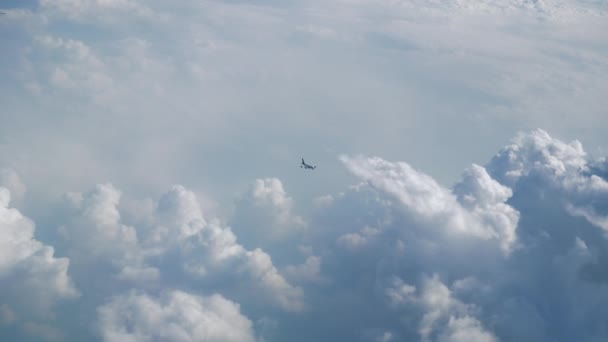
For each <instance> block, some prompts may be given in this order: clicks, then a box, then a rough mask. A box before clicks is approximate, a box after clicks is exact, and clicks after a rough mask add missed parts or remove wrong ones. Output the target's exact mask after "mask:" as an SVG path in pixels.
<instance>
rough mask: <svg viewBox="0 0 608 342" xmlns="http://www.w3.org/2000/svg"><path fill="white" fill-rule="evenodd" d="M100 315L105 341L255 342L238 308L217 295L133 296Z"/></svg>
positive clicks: (100, 310)
mask: <svg viewBox="0 0 608 342" xmlns="http://www.w3.org/2000/svg"><path fill="white" fill-rule="evenodd" d="M97 311H98V326H99V329H100V331H101V334H102V337H103V339H104V341H133V342H135V341H150V340H162V341H214V342H228V341H235V342H237V341H238V342H241V341H243V342H246V341H255V338H254V333H253V328H252V323H251V321H250V320H249V319H248V318H247V317H245V316H243V315H242V314H241V312H240V307H239V305H238V304H236V303H234V302H232V301H230V300H227V299H225V298H224V297H222V296H221V295H217V294H215V295H212V296H209V297H201V296H196V295H193V294H189V293H186V292H182V291H170V292H167V293H164V294H162V295H161V296H159V297H155V296H150V295H147V294H142V293H137V292H131V293H129V294H126V295H121V296H117V297H114V298H112V299H111V300H110V301H109V302H108V303H106V304H104V305H103V306H101V307H99V308H98V310H97Z"/></svg>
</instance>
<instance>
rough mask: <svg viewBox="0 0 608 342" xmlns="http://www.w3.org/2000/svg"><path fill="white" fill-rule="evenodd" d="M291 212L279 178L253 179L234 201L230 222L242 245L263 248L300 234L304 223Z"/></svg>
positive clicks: (291, 204) (291, 201)
mask: <svg viewBox="0 0 608 342" xmlns="http://www.w3.org/2000/svg"><path fill="white" fill-rule="evenodd" d="M293 211H294V210H293V199H292V198H291V197H289V196H288V195H287V193H286V192H285V189H284V188H283V183H282V182H281V181H280V180H279V179H277V178H265V179H257V180H256V181H255V183H254V184H253V186H252V187H251V188H250V189H249V191H248V192H247V193H246V194H245V195H244V196H243V197H242V198H241V199H240V200H239V201H238V202H237V204H236V208H235V213H234V215H233V218H232V220H231V222H230V224H231V226H232V227H233V229H234V230H235V232H236V233H237V234H238V235H239V238H240V239H241V240H242V241H243V242H244V243H245V244H246V245H250V246H261V247H266V246H267V245H268V244H269V243H272V242H273V241H278V242H279V243H283V242H284V241H285V240H286V239H290V238H293V237H294V236H297V235H301V234H302V233H303V231H304V229H305V228H306V222H305V221H304V219H303V218H302V217H300V216H298V215H296V214H294V212H293Z"/></svg>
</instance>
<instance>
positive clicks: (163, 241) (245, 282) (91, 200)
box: [60, 184, 303, 311]
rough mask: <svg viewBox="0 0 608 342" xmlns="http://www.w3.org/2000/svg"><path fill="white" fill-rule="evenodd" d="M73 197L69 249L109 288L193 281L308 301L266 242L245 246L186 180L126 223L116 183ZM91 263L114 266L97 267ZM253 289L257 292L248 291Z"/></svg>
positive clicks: (282, 303)
mask: <svg viewBox="0 0 608 342" xmlns="http://www.w3.org/2000/svg"><path fill="white" fill-rule="evenodd" d="M70 198H71V199H72V202H73V205H74V207H75V208H74V209H75V211H74V212H73V216H72V218H70V219H69V220H68V223H67V224H65V225H63V226H61V227H60V232H61V234H62V235H63V237H64V239H65V244H66V250H67V251H68V255H69V256H70V257H71V258H73V259H75V260H78V261H77V262H76V263H75V264H74V272H75V275H76V277H77V278H78V280H80V281H81V282H83V283H85V284H88V285H89V286H95V287H98V288H99V290H101V289H103V291H107V295H110V294H111V291H112V290H113V289H115V288H122V289H126V288H128V286H132V285H133V284H135V285H138V286H141V287H143V288H159V287H160V288H162V287H166V286H170V287H172V286H178V287H179V286H182V283H183V282H193V283H199V284H201V285H203V286H209V287H210V288H217V289H218V290H220V289H221V290H222V291H224V292H225V293H229V294H230V295H231V296H235V297H237V298H239V299H242V300H249V301H251V302H263V303H264V304H267V303H268V302H270V303H272V304H274V305H275V306H277V307H280V308H283V309H286V310H295V311H298V310H301V309H302V307H303V302H302V296H303V293H302V290H301V289H300V288H297V287H294V286H292V285H291V284H289V283H288V282H287V281H286V280H285V278H284V277H283V276H282V275H281V274H280V272H279V271H278V269H277V268H276V267H275V266H274V265H273V262H272V259H271V257H270V256H269V255H268V254H267V253H266V252H264V251H263V250H262V249H259V248H255V249H253V250H248V249H246V248H244V247H243V246H242V245H240V244H239V243H238V242H237V238H236V236H235V235H234V234H233V233H232V231H231V230H230V228H228V227H223V226H222V225H221V224H220V222H219V221H218V220H211V221H209V222H208V221H207V220H205V219H204V218H203V215H202V212H201V208H200V204H199V202H198V200H197V198H196V196H195V194H194V193H193V192H191V191H189V190H187V189H186V188H184V187H183V186H181V185H175V186H173V187H172V188H171V189H170V190H169V191H168V192H166V193H164V194H163V195H162V196H161V197H160V198H159V200H158V201H157V202H156V204H155V206H154V207H153V208H152V209H149V208H147V207H146V206H140V207H139V208H143V209H142V210H144V213H142V214H141V215H138V216H140V217H143V216H145V218H146V220H145V221H143V222H134V223H135V226H131V225H126V224H124V223H123V221H122V218H121V215H120V198H121V192H120V191H118V190H117V189H116V188H115V187H114V186H112V185H111V184H100V185H97V186H96V188H95V189H94V190H92V191H90V192H87V193H85V194H79V193H75V194H72V195H71V196H70ZM150 210H151V211H150ZM91 269H99V270H104V272H107V273H100V274H94V275H91V274H90V270H91ZM108 279H113V281H108ZM231 282H234V284H233V285H228V283H231ZM113 283H114V284H113ZM94 284H95V285H94ZM249 293H255V294H256V295H257V296H258V298H249V299H248V294H249Z"/></svg>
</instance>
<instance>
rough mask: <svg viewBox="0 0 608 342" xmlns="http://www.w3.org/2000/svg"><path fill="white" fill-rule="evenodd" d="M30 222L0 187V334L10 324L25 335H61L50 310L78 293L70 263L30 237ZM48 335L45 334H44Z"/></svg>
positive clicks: (31, 232)
mask: <svg viewBox="0 0 608 342" xmlns="http://www.w3.org/2000/svg"><path fill="white" fill-rule="evenodd" d="M34 230H35V227H34V223H33V222H32V221H31V220H30V219H28V218H27V217H25V216H23V215H22V214H21V213H20V212H19V211H18V210H17V209H14V208H11V207H10V192H9V190H8V189H6V188H4V187H0V236H1V238H0V284H2V286H1V289H0V323H1V324H2V327H0V335H4V334H3V333H2V332H1V331H2V330H4V329H7V328H6V327H10V326H13V325H18V326H21V329H22V330H23V331H25V332H26V333H28V334H34V335H41V336H47V335H49V334H50V335H49V336H48V337H49V339H51V337H52V338H55V337H57V336H59V335H61V334H59V333H58V332H56V328H54V327H51V326H48V325H46V324H45V323H39V322H51V323H53V317H54V308H55V306H56V305H58V304H59V303H60V302H62V301H65V300H70V299H71V300H75V299H76V298H77V297H79V295H80V293H79V291H78V290H77V289H76V287H75V286H74V284H73V282H72V279H71V278H70V276H69V275H68V267H69V265H70V261H69V260H68V259H67V258H57V257H55V256H54V252H55V251H54V248H53V247H51V246H48V245H45V244H43V243H42V242H40V241H38V240H36V239H35V237H34ZM47 333H48V334H47Z"/></svg>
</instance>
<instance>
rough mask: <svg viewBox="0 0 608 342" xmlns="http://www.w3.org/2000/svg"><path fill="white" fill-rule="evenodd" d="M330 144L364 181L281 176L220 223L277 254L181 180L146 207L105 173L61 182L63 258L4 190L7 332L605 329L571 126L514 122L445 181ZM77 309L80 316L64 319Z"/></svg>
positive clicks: (573, 336)
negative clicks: (506, 134) (342, 186)
mask: <svg viewBox="0 0 608 342" xmlns="http://www.w3.org/2000/svg"><path fill="white" fill-rule="evenodd" d="M340 160H341V161H342V163H343V164H344V166H345V167H346V169H347V170H348V171H350V172H351V173H352V174H353V175H354V176H355V177H357V178H358V179H360V181H361V183H359V184H356V185H354V186H352V187H349V188H348V189H346V190H345V191H344V192H341V193H337V194H329V195H326V196H323V200H322V201H320V202H321V203H322V205H318V206H317V207H316V209H315V211H314V212H313V213H311V214H310V216H309V217H306V218H304V217H302V216H299V215H297V214H296V212H295V210H296V209H295V206H294V200H293V199H292V198H291V197H289V196H288V195H287V192H286V190H285V188H284V186H283V184H282V182H281V181H280V180H279V179H276V178H273V179H260V180H257V181H255V182H254V183H253V185H252V187H251V188H250V190H249V191H248V192H247V193H246V194H245V195H244V196H242V197H241V198H240V199H238V201H237V205H236V207H235V210H234V211H233V213H232V217H231V218H230V220H229V221H231V222H236V223H238V224H239V225H241V228H239V229H240V230H243V231H244V230H245V229H251V230H254V231H256V232H259V233H258V234H252V233H250V236H252V237H255V238H256V239H257V240H256V241H253V240H250V241H249V242H248V243H250V244H253V245H255V244H256V243H258V242H259V243H261V244H264V243H267V245H268V251H270V253H272V254H273V255H272V257H271V255H270V254H268V253H269V252H267V251H265V250H263V249H260V248H252V249H249V248H247V247H244V246H243V245H241V244H240V243H239V238H238V235H235V234H234V233H233V232H232V230H231V228H230V227H228V226H226V225H225V224H222V223H221V222H220V221H219V220H218V219H214V218H211V219H209V218H205V217H204V214H203V211H202V209H201V206H200V203H199V202H198V200H197V196H196V195H195V194H194V193H193V192H192V191H190V190H188V189H186V188H184V187H183V186H180V185H176V186H173V187H172V188H171V189H170V190H169V191H168V192H166V193H165V194H163V195H162V196H160V198H159V199H158V200H157V201H155V202H154V203H152V205H149V204H148V205H147V204H146V203H150V202H148V201H147V200H145V201H142V202H141V204H139V205H134V204H130V205H129V206H123V204H121V203H122V200H121V197H122V194H121V192H120V191H118V190H117V189H116V188H115V187H114V186H113V185H111V184H100V185H97V186H96V187H95V188H94V189H93V190H91V191H89V192H85V193H70V194H69V195H68V196H66V197H65V204H64V206H65V207H66V209H64V210H63V212H64V215H65V216H64V217H62V222H63V223H62V224H60V225H59V226H58V227H57V228H56V236H55V238H54V241H57V247H58V248H59V251H60V253H61V254H62V255H65V257H59V258H58V257H55V256H54V249H53V247H50V246H48V245H45V244H44V243H42V242H40V241H38V240H37V239H36V238H35V237H34V224H33V222H32V221H31V220H30V219H28V218H26V217H24V216H23V215H22V214H21V213H20V212H19V211H18V210H17V209H14V208H11V207H10V191H9V190H8V189H7V188H4V187H2V188H0V200H1V201H0V203H1V204H2V207H0V223H1V224H0V229H1V233H2V236H3V238H2V240H1V243H2V249H1V250H2V253H1V254H0V256H1V260H0V280H1V282H2V284H5V286H3V287H2V290H1V291H0V294H1V297H0V298H2V303H0V318H1V321H0V323H1V324H2V329H1V330H0V332H1V333H2V335H3V336H6V337H7V338H9V337H10V338H16V339H25V340H27V339H36V338H45V339H56V340H61V339H68V340H69V339H73V338H78V336H80V337H82V336H88V337H89V338H98V339H101V340H106V341H116V340H128V341H149V340H167V341H169V340H170V341H255V340H260V341H270V340H277V341H278V340H293V341H308V340H316V341H330V340H336V339H338V340H354V341H355V340H361V341H396V340H421V341H511V340H539V341H541V340H556V341H566V340H585V341H595V340H597V341H600V340H602V339H604V338H605V337H606V336H607V335H606V331H605V321H604V317H606V315H607V314H608V312H607V311H606V309H605V308H606V307H607V306H606V304H608V290H607V288H606V284H607V283H608V277H606V275H605V272H604V268H605V266H606V260H608V243H607V238H608V237H607V236H608V235H607V232H606V229H607V227H606V222H607V221H608V206H607V203H608V181H607V180H606V178H605V174H606V171H608V170H606V168H605V163H604V159H599V160H591V159H589V157H588V156H587V155H586V153H585V152H584V150H583V148H582V146H581V144H580V143H579V142H578V141H574V142H572V143H564V142H562V141H560V140H558V139H555V138H552V137H551V136H550V135H549V134H547V133H546V132H545V131H542V130H535V131H532V132H529V133H525V134H524V133H522V134H520V135H518V136H517V137H516V138H515V139H514V140H513V142H512V143H511V144H510V145H508V146H506V147H505V148H503V149H502V150H500V152H499V153H498V154H496V155H495V156H494V157H493V158H492V159H491V160H490V161H489V163H488V164H486V165H485V166H480V165H476V164H473V165H472V166H471V167H470V168H468V169H466V170H465V171H464V173H463V175H462V178H461V180H460V181H459V182H458V183H457V184H455V185H454V186H453V187H452V188H446V187H444V186H442V185H440V184H439V183H438V182H436V181H435V180H434V179H433V178H432V177H431V176H429V175H426V174H424V173H423V172H421V171H419V170H416V169H414V168H413V167H412V166H410V165H409V164H407V163H405V162H390V161H386V160H384V159H381V158H378V157H366V156H362V155H358V156H347V155H343V156H341V157H340ZM122 213H124V215H123V214H122ZM252 215H253V216H252ZM123 216H124V217H123ZM126 221H129V222H126ZM277 229H278V230H280V231H281V233H280V234H279V233H277V234H278V235H272V232H273V231H274V230H277ZM290 229H291V230H293V231H289V230H290ZM267 234H268V236H266V235H267ZM277 239H278V240H277ZM277 241H279V242H280V243H279V244H278V245H277ZM285 245H286V246H288V247H289V248H290V249H291V253H287V252H285V251H286V247H285ZM75 311H78V312H82V318H81V319H83V320H85V321H84V322H83V323H85V324H83V325H75V324H74V323H73V319H74V317H73V312H75ZM564 322H567V323H564Z"/></svg>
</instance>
